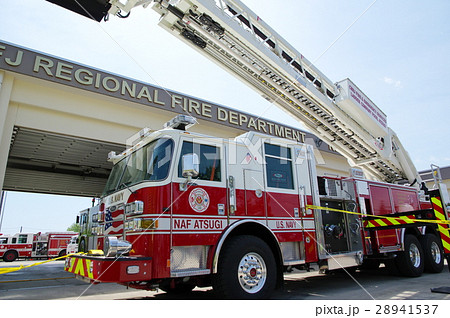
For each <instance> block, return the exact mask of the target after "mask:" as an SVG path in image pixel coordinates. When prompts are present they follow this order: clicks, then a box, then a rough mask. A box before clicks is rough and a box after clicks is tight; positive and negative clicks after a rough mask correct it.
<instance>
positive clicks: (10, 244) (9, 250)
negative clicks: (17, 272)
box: [0, 232, 76, 262]
mask: <svg viewBox="0 0 450 318" xmlns="http://www.w3.org/2000/svg"><path fill="white" fill-rule="evenodd" d="M74 234H76V233H74V232H47V233H40V232H39V233H36V234H35V233H17V234H14V235H3V236H0V257H2V258H3V260H4V261H5V262H12V261H15V260H16V259H17V258H53V257H58V256H63V255H65V254H66V247H67V243H68V241H69V240H70V238H71V237H72V236H73V235H74Z"/></svg>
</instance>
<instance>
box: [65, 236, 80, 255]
mask: <svg viewBox="0 0 450 318" xmlns="http://www.w3.org/2000/svg"><path fill="white" fill-rule="evenodd" d="M77 252H78V235H74V236H72V237H71V238H70V241H69V243H68V244H67V248H66V253H67V254H74V253H77Z"/></svg>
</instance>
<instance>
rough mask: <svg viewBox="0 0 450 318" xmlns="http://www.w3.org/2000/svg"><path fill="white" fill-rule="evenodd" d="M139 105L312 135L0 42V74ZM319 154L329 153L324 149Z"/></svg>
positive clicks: (299, 137)
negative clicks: (24, 76) (52, 83)
mask: <svg viewBox="0 0 450 318" xmlns="http://www.w3.org/2000/svg"><path fill="white" fill-rule="evenodd" d="M2 69H3V70H7V71H11V72H15V73H19V74H24V75H28V76H32V77H36V78H39V79H43V80H47V81H51V82H54V83H59V84H63V85H67V86H71V87H75V88H79V89H82V90H85V91H91V92H95V93H99V94H103V95H107V96H111V97H115V98H119V99H122V100H126V101H130V102H134V103H139V104H142V105H146V106H150V107H155V108H159V109H163V110H167V111H171V112H175V113H180V114H186V113H188V114H190V115H192V116H194V117H196V118H198V119H203V120H208V121H212V122H215V123H218V124H222V125H225V126H229V127H234V128H238V129H242V130H248V131H257V132H261V133H264V134H268V135H272V136H276V137H282V138H287V139H292V140H295V141H298V142H305V141H306V139H308V138H312V139H316V137H313V135H312V134H309V133H306V132H304V131H301V130H298V129H296V128H293V127H288V126H284V125H281V124H280V123H276V122H273V121H270V120H267V119H263V118H260V117H256V116H253V115H250V114H247V113H244V112H240V111H237V110H234V109H231V108H227V107H224V106H220V105H217V104H214V103H211V102H207V101H204V100H201V99H197V98H194V97H191V96H187V95H183V94H180V93H178V92H174V91H170V90H167V89H165V88H162V87H158V86H153V85H150V84H147V83H144V82H139V81H135V80H132V79H129V78H126V77H121V76H118V75H115V74H110V73H106V72H104V71H101V70H98V69H94V68H91V67H87V66H84V65H79V64H76V63H73V62H70V61H66V60H62V59H59V58H57V57H54V56H49V55H46V54H42V53H40V52H35V51H31V50H28V49H25V48H21V47H18V46H15V45H12V44H9V43H6V42H0V70H2ZM319 149H320V150H324V151H329V152H333V153H334V151H332V150H331V149H330V148H329V147H328V146H327V145H325V144H324V145H323V146H321V147H320V148H319Z"/></svg>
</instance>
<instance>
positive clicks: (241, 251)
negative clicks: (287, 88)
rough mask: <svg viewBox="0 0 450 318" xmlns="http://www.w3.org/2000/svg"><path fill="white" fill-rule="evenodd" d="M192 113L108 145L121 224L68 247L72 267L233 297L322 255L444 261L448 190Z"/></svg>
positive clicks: (412, 271) (145, 285)
mask: <svg viewBox="0 0 450 318" xmlns="http://www.w3.org/2000/svg"><path fill="white" fill-rule="evenodd" d="M193 123H194V121H193V118H192V117H187V116H184V115H180V116H178V117H176V118H175V120H173V121H172V122H171V123H170V124H168V125H167V126H168V127H167V128H166V129H163V130H160V131H156V132H154V133H152V134H150V135H148V136H146V137H145V138H144V139H143V140H141V141H140V142H139V143H137V144H136V145H135V146H133V147H132V148H130V149H128V150H126V151H125V152H123V153H122V154H120V155H115V154H112V155H111V156H110V158H111V159H112V160H114V161H115V165H114V168H113V170H112V172H111V175H110V177H109V179H108V182H107V185H106V188H105V192H104V195H103V198H102V199H101V202H100V213H105V214H108V213H110V211H119V213H120V214H121V215H122V217H123V233H122V235H121V237H120V238H118V237H117V236H105V237H104V244H103V246H102V248H103V252H104V255H102V256H98V255H97V256H96V255H84V256H75V257H71V258H68V259H67V261H66V270H67V271H69V272H72V273H75V274H76V275H78V276H80V277H84V278H86V279H87V280H88V281H91V282H117V283H121V284H124V285H127V286H130V287H133V288H141V289H153V288H156V287H159V288H161V289H163V290H165V291H168V292H180V291H187V290H191V289H192V288H194V287H195V286H205V285H211V284H212V285H213V287H214V289H215V290H217V292H218V293H219V294H220V295H222V296H223V297H229V298H261V297H267V296H268V295H269V294H270V292H271V291H272V290H273V289H274V288H275V287H276V286H279V285H281V283H282V277H283V276H282V275H283V271H284V270H288V269H289V268H293V267H295V268H299V269H308V268H309V266H310V264H312V263H317V264H319V266H320V268H321V269H322V270H334V269H338V268H346V267H356V266H362V265H366V266H375V265H376V266H378V265H379V264H380V262H384V263H385V264H386V265H387V266H389V267H390V268H391V269H392V271H394V270H398V271H399V272H400V273H401V274H403V275H406V276H419V275H421V274H422V272H423V271H424V269H426V270H428V271H431V272H440V271H442V269H443V266H444V254H446V253H448V252H450V251H449V249H448V246H449V243H450V240H449V238H448V235H444V231H442V229H443V228H445V229H446V228H447V225H439V224H437V223H435V222H436V220H438V219H439V218H442V219H443V220H447V219H448V215H447V214H446V213H447V212H445V211H444V212H443V210H442V208H439V205H440V204H441V200H440V193H439V190H437V191H435V192H433V193H430V194H428V196H430V195H431V196H432V201H430V199H429V198H428V199H425V196H423V195H421V193H420V192H419V191H418V190H417V189H416V188H414V187H409V186H401V185H395V184H389V183H382V182H376V181H369V180H364V179H361V178H329V177H320V176H317V175H316V168H315V163H314V154H313V150H312V148H311V146H309V145H304V144H299V143H296V142H294V141H290V140H287V139H281V138H273V137H270V136H267V135H262V134H259V133H255V132H249V133H246V134H244V135H242V136H239V137H237V138H235V139H234V140H226V139H220V138H213V137H209V136H204V135H200V134H196V133H193V132H188V131H186V130H183V129H184V128H185V127H186V126H188V125H190V124H193ZM319 206H320V207H322V208H324V209H325V210H320V209H319ZM333 209H337V210H339V211H340V212H335V211H333ZM341 211H347V213H343V212H341ZM438 213H439V214H440V216H438ZM377 216H389V217H390V218H377ZM441 227H442V228H441ZM446 233H448V231H447V232H446ZM444 245H445V246H446V248H445V250H444V247H443V246H444ZM444 251H445V253H444Z"/></svg>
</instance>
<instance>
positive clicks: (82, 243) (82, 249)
mask: <svg viewBox="0 0 450 318" xmlns="http://www.w3.org/2000/svg"><path fill="white" fill-rule="evenodd" d="M78 252H83V253H87V244H86V240H85V238H84V237H82V238H81V239H80V244H78Z"/></svg>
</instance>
